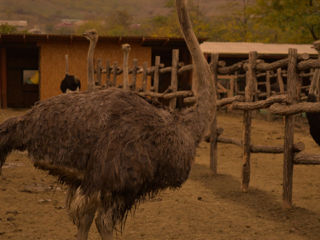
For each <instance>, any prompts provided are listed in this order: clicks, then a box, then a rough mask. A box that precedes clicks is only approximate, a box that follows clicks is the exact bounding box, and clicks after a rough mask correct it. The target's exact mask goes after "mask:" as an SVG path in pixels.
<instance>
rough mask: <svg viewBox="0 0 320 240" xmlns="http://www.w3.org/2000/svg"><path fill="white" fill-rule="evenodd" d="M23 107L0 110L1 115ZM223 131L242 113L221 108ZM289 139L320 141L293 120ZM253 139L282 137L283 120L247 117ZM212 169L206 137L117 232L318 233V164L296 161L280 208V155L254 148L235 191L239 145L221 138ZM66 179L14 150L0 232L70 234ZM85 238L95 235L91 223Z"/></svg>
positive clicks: (236, 132)
mask: <svg viewBox="0 0 320 240" xmlns="http://www.w3.org/2000/svg"><path fill="white" fill-rule="evenodd" d="M22 113H23V111H13V110H7V111H1V112H0V121H2V120H4V119H5V118H8V117H9V116H12V115H17V114H22ZM218 125H219V126H220V127H223V128H224V129H225V130H224V135H225V136H233V137H240V136H241V132H242V130H241V127H242V117H241V115H237V114H226V113H219V117H218ZM296 125H297V126H296V131H295V133H296V134H295V141H296V142H297V141H302V142H304V143H305V145H306V151H308V152H313V153H317V152H319V151H320V148H319V147H318V146H317V145H316V144H315V143H314V142H313V141H312V139H311V137H310V136H309V133H308V129H307V126H306V125H304V124H303V123H300V122H299V123H298V124H296ZM253 143H255V144H283V123H282V121H281V120H278V121H274V122H267V121H265V120H263V119H262V118H261V117H257V118H255V119H254V120H253ZM218 150H219V153H218V157H219V166H218V171H219V174H218V175H213V174H212V172H211V171H210V170H209V167H208V165H209V145H208V144H207V143H202V144H201V146H200V147H199V151H198V154H197V158H196V161H195V163H194V166H193V169H192V171H191V174H190V177H189V179H188V181H187V182H186V183H185V184H184V185H183V187H182V188H181V189H179V190H175V191H172V190H167V191H164V192H162V193H161V194H159V195H158V196H157V197H156V198H154V199H152V200H149V201H146V202H144V203H142V204H141V205H140V206H139V207H138V208H137V210H136V212H135V214H134V215H132V216H131V215H130V216H129V217H128V220H127V224H126V226H125V229H124V232H123V234H122V235H121V234H120V233H114V236H115V239H126V240H136V239H148V240H152V239H177V240H178V239H179V240H189V239H190V240H191V239H192V240H211V239H212V240H213V239H214V240H224V239H225V240H254V239H259V240H280V239H281V240H283V239H287V240H302V239H309V240H319V239H320V204H319V200H320V177H319V173H320V168H319V167H317V166H295V169H294V186H293V202H294V207H293V208H292V209H290V210H284V209H282V204H281V202H282V200H281V198H282V197H281V196H282V162H283V155H282V154H277V155H275V154H274V155H272V154H253V155H252V164H251V165H252V168H251V169H252V175H251V183H250V191H249V192H248V193H242V192H241V191H240V166H241V160H242V158H241V156H242V153H241V152H242V151H241V149H240V148H239V147H237V146H233V145H225V144H219V149H218ZM65 194H66V188H65V186H62V185H60V184H58V183H57V181H56V179H55V178H54V177H51V176H48V175H47V173H46V172H43V171H40V170H37V169H35V168H33V166H32V163H31V161H30V160H29V159H28V157H27V154H26V153H24V152H14V153H12V154H11V155H10V156H9V158H8V160H7V162H6V164H5V166H4V169H3V176H2V178H0V239H3V240H5V239H17V240H19V239H24V240H33V239H52V240H54V239H59V240H64V239H74V235H75V232H76V228H75V226H74V225H73V224H72V223H71V221H70V220H69V218H68V215H67V212H66V210H65V207H64V199H65ZM89 239H92V240H93V239H99V236H98V234H97V231H96V228H95V226H93V227H92V229H91V232H90V235H89Z"/></svg>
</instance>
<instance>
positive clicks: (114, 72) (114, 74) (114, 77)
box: [112, 62, 118, 87]
mask: <svg viewBox="0 0 320 240" xmlns="http://www.w3.org/2000/svg"><path fill="white" fill-rule="evenodd" d="M112 73H113V82H112V85H113V87H116V86H117V75H118V62H114V63H113V66H112Z"/></svg>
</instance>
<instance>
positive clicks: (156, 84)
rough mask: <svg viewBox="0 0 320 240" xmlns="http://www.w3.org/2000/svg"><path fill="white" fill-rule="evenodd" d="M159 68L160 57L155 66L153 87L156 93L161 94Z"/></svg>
mask: <svg viewBox="0 0 320 240" xmlns="http://www.w3.org/2000/svg"><path fill="white" fill-rule="evenodd" d="M159 68H160V56H156V59H155V64H154V74H153V87H154V91H155V92H159Z"/></svg>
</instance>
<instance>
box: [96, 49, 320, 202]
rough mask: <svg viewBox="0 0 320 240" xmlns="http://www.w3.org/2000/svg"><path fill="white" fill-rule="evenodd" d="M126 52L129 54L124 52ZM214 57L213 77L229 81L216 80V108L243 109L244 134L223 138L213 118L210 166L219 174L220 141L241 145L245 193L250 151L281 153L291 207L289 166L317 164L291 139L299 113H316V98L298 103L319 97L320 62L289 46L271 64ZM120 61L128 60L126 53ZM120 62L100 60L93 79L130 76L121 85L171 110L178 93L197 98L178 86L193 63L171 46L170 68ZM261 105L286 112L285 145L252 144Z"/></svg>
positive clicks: (254, 58) (318, 159)
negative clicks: (163, 86) (164, 77)
mask: <svg viewBox="0 0 320 240" xmlns="http://www.w3.org/2000/svg"><path fill="white" fill-rule="evenodd" d="M124 54H128V53H126V52H124ZM218 58H219V55H218V54H212V55H211V61H210V66H211V69H212V71H213V74H214V77H215V78H216V79H223V78H224V79H227V84H226V82H225V81H224V82H220V81H219V80H218V81H216V84H217V93H218V94H219V95H220V97H221V98H220V99H218V100H217V106H218V108H222V107H224V106H227V107H229V109H234V110H240V111H243V134H242V139H234V138H228V137H224V136H223V134H222V133H223V129H221V128H218V127H217V120H216V119H215V121H213V123H212V126H211V133H210V134H211V135H210V136H206V140H207V141H209V142H210V168H211V169H212V170H213V172H214V173H217V168H218V159H217V144H218V143H224V144H235V145H237V146H239V147H241V148H242V152H243V154H242V155H243V159H242V170H241V171H242V179H241V188H242V191H243V192H246V191H248V187H249V183H250V156H251V153H272V154H283V156H284V158H283V159H284V169H283V205H284V207H291V206H292V176H293V165H294V164H296V165H298V164H304V165H319V164H320V155H311V154H306V153H303V152H302V151H303V150H304V144H303V143H301V142H299V143H294V122H295V115H296V114H299V113H302V112H320V102H317V103H307V102H301V101H303V100H305V99H306V97H307V94H308V92H309V91H308V90H311V91H312V92H314V93H316V94H317V96H319V94H320V60H319V59H311V58H309V56H307V55H298V54H297V50H296V49H289V52H288V57H287V58H284V59H281V60H278V61H274V62H272V63H266V62H264V61H262V60H260V59H258V53H257V52H250V53H249V59H248V60H246V61H241V62H238V63H236V64H233V65H230V66H225V63H223V62H219V61H218ZM124 59H128V58H126V57H124ZM123 65H124V67H123V69H126V73H124V72H123V71H124V70H123V69H120V68H119V67H118V65H117V63H113V65H110V62H109V61H107V62H106V68H103V67H102V64H101V61H98V62H97V67H96V79H97V81H96V82H97V83H98V84H102V75H103V74H105V75H106V77H105V83H104V85H105V86H106V87H109V86H115V85H116V82H117V81H116V80H117V76H119V75H120V74H124V76H125V75H126V76H129V75H131V81H130V82H129V78H128V77H124V78H123V79H124V83H123V85H122V86H124V88H127V89H129V88H130V89H132V90H134V91H137V92H138V93H139V94H140V95H142V96H149V97H151V98H156V99H161V98H162V99H169V100H170V103H169V106H170V108H171V109H174V108H175V106H176V98H177V97H183V98H184V102H185V103H188V104H192V103H193V102H195V97H194V96H193V93H192V91H178V90H177V86H178V75H179V74H181V73H183V72H185V71H190V70H192V68H193V65H192V64H190V65H186V66H185V65H183V64H182V63H179V52H178V50H173V52H172V66H169V67H165V66H163V65H162V64H161V59H160V57H159V56H157V57H156V59H155V66H151V67H148V66H147V64H146V63H144V64H143V66H142V67H139V66H138V61H137V59H134V60H133V64H132V66H133V67H132V68H131V69H129V68H128V61H127V60H125V61H124V63H123ZM168 72H171V85H170V87H169V88H168V89H167V90H166V91H164V92H163V93H159V76H160V75H161V74H163V73H168ZM138 74H142V87H141V88H140V89H137V88H136V79H137V75H138ZM111 76H112V77H111ZM148 76H152V77H153V81H152V84H151V83H150V84H149V86H150V89H147V81H148ZM306 79H307V81H306ZM274 80H276V81H274ZM272 82H274V83H272ZM102 85H103V84H102ZM274 85H276V87H274ZM122 86H118V87H122ZM318 98H319V97H318ZM260 109H268V111H269V113H270V114H277V115H283V116H284V118H285V128H284V136H285V137H284V144H283V146H262V145H254V144H252V143H251V119H252V112H253V111H257V110H260Z"/></svg>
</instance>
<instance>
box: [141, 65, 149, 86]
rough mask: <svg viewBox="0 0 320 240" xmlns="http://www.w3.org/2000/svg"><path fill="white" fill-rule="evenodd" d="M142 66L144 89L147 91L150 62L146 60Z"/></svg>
mask: <svg viewBox="0 0 320 240" xmlns="http://www.w3.org/2000/svg"><path fill="white" fill-rule="evenodd" d="M142 68H143V72H142V91H143V92H145V91H146V90H147V81H148V62H144V63H143V66H142Z"/></svg>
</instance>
